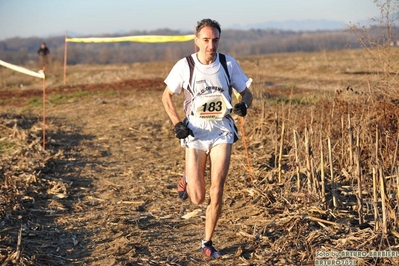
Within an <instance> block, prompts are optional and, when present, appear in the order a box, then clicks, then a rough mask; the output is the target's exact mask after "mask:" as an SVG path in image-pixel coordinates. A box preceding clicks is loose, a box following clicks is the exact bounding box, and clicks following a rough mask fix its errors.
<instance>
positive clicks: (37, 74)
mask: <svg viewBox="0 0 399 266" xmlns="http://www.w3.org/2000/svg"><path fill="white" fill-rule="evenodd" d="M0 65H2V66H4V67H7V68H10V69H12V70H15V71H18V72H21V73H24V74H27V75H30V76H33V77H37V78H41V79H45V78H46V77H45V75H44V73H43V71H42V70H39V72H35V71H32V70H29V69H26V68H24V67H21V66H16V65H13V64H10V63H7V62H4V61H2V60H0Z"/></svg>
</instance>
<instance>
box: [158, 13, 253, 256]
mask: <svg viewBox="0 0 399 266" xmlns="http://www.w3.org/2000/svg"><path fill="white" fill-rule="evenodd" d="M220 34H221V28H220V25H219V23H218V22H217V21H215V20H211V19H203V20H202V21H200V22H198V24H197V28H196V37H195V43H196V45H197V46H198V48H199V51H198V53H194V54H192V55H190V56H188V57H186V58H183V59H181V60H179V61H178V62H177V63H176V64H175V65H174V67H173V68H172V70H171V72H170V73H169V75H168V77H167V78H166V79H165V83H166V85H167V86H166V88H165V91H164V93H163V96H162V103H163V105H164V108H165V111H166V113H167V114H168V116H169V118H170V120H171V122H172V123H173V125H174V130H175V135H176V137H177V138H178V139H180V140H181V144H182V146H183V147H185V153H186V155H185V160H186V161H185V171H184V173H183V176H182V178H181V180H180V182H179V185H178V192H179V196H180V198H181V199H182V200H185V199H187V198H188V197H190V200H191V202H192V203H194V204H196V205H199V204H202V203H203V202H204V200H205V195H206V191H205V188H206V185H205V178H204V174H205V168H206V163H207V159H208V158H209V160H210V179H211V183H210V190H209V196H210V202H209V205H208V207H207V210H206V221H205V234H204V237H203V239H202V241H201V249H202V252H203V253H204V254H205V255H206V256H208V257H211V258H218V257H220V256H221V253H220V252H219V251H217V250H216V249H215V248H214V247H213V244H212V236H213V233H214V230H215V227H216V225H217V222H218V219H219V217H220V214H221V210H222V203H223V198H222V197H223V187H224V183H225V180H226V177H227V173H228V169H229V165H230V156H231V150H232V144H233V143H234V142H236V141H237V140H238V133H237V128H236V126H235V123H234V120H233V118H232V117H231V115H230V113H231V111H233V112H234V113H235V114H237V115H239V116H245V115H246V114H247V109H248V107H249V106H250V105H251V103H252V93H251V91H250V90H249V89H248V87H249V85H250V83H251V81H252V80H251V79H248V77H247V76H246V75H245V74H244V72H243V71H242V69H241V67H240V66H239V65H238V63H237V62H236V60H235V59H233V58H232V57H230V56H227V55H226V56H225V55H223V54H220V53H217V52H216V51H217V48H218V45H219V40H220ZM232 88H234V89H235V90H236V91H237V92H238V93H240V94H241V96H242V97H241V99H242V101H241V102H240V103H237V104H236V105H235V106H234V107H232ZM182 91H184V95H185V101H184V111H185V115H186V117H185V118H184V119H183V120H181V118H180V117H179V114H178V112H177V109H176V107H175V104H174V102H173V99H172V97H173V95H174V94H180V93H181V92H182Z"/></svg>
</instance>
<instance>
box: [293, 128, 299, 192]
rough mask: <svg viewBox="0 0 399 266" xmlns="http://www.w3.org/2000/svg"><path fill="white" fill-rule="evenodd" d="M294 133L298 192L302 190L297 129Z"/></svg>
mask: <svg viewBox="0 0 399 266" xmlns="http://www.w3.org/2000/svg"><path fill="white" fill-rule="evenodd" d="M293 132H294V147H295V168H296V169H295V170H296V178H297V181H296V182H297V184H296V185H297V189H298V192H299V191H300V190H301V179H300V177H301V176H300V175H299V158H298V140H297V132H296V131H295V129H294V130H293Z"/></svg>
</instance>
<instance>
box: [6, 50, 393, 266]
mask: <svg viewBox="0 0 399 266" xmlns="http://www.w3.org/2000/svg"><path fill="white" fill-rule="evenodd" d="M366 58H367V57H365V56H364V52H363V51H361V50H345V51H331V52H318V53H296V54H274V55H265V56H262V57H246V58H238V60H239V63H240V64H241V66H242V68H243V69H244V71H245V72H246V74H247V75H248V76H249V77H252V78H253V80H254V83H253V85H252V87H251V90H252V91H253V94H254V102H253V106H252V107H251V108H250V110H249V113H248V115H247V116H246V117H245V119H243V120H240V119H239V118H238V117H235V119H236V123H237V127H238V128H239V129H240V135H241V139H240V140H239V141H238V142H237V143H236V144H234V148H233V155H232V163H231V167H230V171H229V175H228V180H227V184H226V187H225V194H224V206H223V213H222V216H221V218H220V221H219V223H218V227H217V228H216V232H215V236H214V238H213V242H214V244H215V246H216V247H217V248H219V249H220V250H221V251H222V252H223V254H224V255H223V257H222V258H220V259H217V260H209V259H207V258H205V257H204V256H203V255H202V254H201V253H200V251H199V245H200V239H201V237H202V235H203V228H204V214H205V209H206V204H203V205H200V206H195V205H193V204H191V203H190V202H188V201H187V202H182V201H181V200H180V199H178V197H177V183H178V181H179V179H180V177H181V174H182V172H183V167H184V150H183V149H182V148H181V147H180V146H179V143H178V140H177V139H176V138H175V137H174V135H173V126H172V125H171V123H170V121H169V120H168V117H167V116H166V114H165V112H164V110H163V107H162V104H161V94H162V91H163V89H164V87H165V85H164V84H163V79H164V78H165V77H166V75H167V74H168V72H169V70H170V69H171V67H172V66H173V63H174V62H152V63H137V64H131V65H103V66H101V65H76V66H68V68H67V79H66V81H67V82H66V84H65V85H64V84H63V67H62V64H61V63H57V62H55V63H54V64H52V65H50V66H49V69H48V71H47V79H46V125H45V130H46V131H45V132H46V145H45V150H44V149H43V147H42V132H43V104H42V94H43V92H42V89H41V88H42V81H41V80H38V79H35V78H31V77H29V76H25V75H23V74H20V73H17V72H13V71H11V70H9V69H5V68H0V152H1V153H0V156H1V160H0V189H1V192H0V263H1V265H315V264H316V263H318V262H320V261H322V260H324V262H331V261H333V260H340V262H341V263H356V265H399V254H398V252H399V233H398V231H399V221H398V216H399V210H398V209H399V206H398V198H399V193H398V192H399V177H398V175H399V171H398V169H397V168H398V166H397V165H398V163H397V154H398V149H397V148H398V145H397V144H398V133H399V131H398V114H399V108H398V106H397V104H396V103H397V101H395V99H391V98H387V97H385V96H384V95H378V94H376V93H374V91H375V87H374V85H373V84H375V82H378V81H379V80H380V79H381V77H380V76H379V74H378V73H379V70H378V69H376V68H375V67H374V66H373V64H372V62H370V61H369V60H367V59H366ZM176 102H182V97H181V96H177V97H176ZM243 132H245V135H244V134H243ZM246 151H248V156H247V152H246ZM208 177H209V176H208ZM344 251H357V252H352V253H345V252H344ZM370 251H387V252H385V253H372V252H370ZM335 262H336V263H338V262H337V261H335ZM351 265H355V264H351Z"/></svg>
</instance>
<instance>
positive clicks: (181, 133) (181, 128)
mask: <svg viewBox="0 0 399 266" xmlns="http://www.w3.org/2000/svg"><path fill="white" fill-rule="evenodd" d="M189 135H191V136H193V137H194V133H193V131H192V130H191V129H189V128H188V127H187V126H185V125H184V124H183V122H179V123H177V124H176V125H175V136H176V138H178V139H185V138H187V137H188V136H189Z"/></svg>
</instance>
